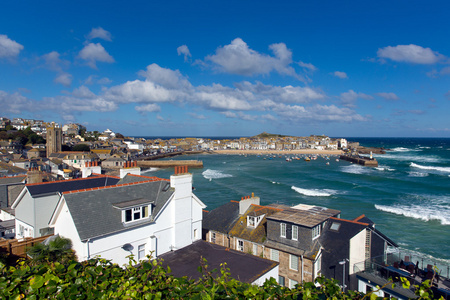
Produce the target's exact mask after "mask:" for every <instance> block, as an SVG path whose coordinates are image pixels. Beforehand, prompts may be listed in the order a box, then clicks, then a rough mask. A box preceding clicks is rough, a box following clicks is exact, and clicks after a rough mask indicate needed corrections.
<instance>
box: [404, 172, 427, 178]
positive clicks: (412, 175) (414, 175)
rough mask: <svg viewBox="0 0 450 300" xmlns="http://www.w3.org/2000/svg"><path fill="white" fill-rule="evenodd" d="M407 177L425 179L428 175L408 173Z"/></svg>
mask: <svg viewBox="0 0 450 300" xmlns="http://www.w3.org/2000/svg"><path fill="white" fill-rule="evenodd" d="M408 176H409V177H427V176H428V173H423V172H408Z"/></svg>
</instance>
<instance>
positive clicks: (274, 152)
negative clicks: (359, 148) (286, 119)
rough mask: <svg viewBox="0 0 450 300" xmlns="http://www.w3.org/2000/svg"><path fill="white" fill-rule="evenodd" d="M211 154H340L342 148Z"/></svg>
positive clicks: (233, 151) (214, 152)
mask: <svg viewBox="0 0 450 300" xmlns="http://www.w3.org/2000/svg"><path fill="white" fill-rule="evenodd" d="M210 153H211V154H228V155H245V154H247V155H266V154H272V155H302V154H303V155H311V154H313V155H314V154H315V155H342V154H344V151H342V150H317V149H301V150H213V151H211V152H210Z"/></svg>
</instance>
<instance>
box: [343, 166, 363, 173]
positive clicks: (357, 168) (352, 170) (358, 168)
mask: <svg viewBox="0 0 450 300" xmlns="http://www.w3.org/2000/svg"><path fill="white" fill-rule="evenodd" d="M342 172H345V173H351V174H368V173H370V169H369V168H367V167H363V166H360V165H357V164H352V165H348V166H344V167H342Z"/></svg>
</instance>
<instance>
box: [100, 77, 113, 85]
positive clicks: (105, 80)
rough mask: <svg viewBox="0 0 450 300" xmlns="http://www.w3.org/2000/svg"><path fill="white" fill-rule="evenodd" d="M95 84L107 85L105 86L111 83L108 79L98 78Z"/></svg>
mask: <svg viewBox="0 0 450 300" xmlns="http://www.w3.org/2000/svg"><path fill="white" fill-rule="evenodd" d="M97 83H98V84H102V85H107V84H110V83H112V80H111V79H109V78H108V77H103V78H100V79H99V80H98V81H97Z"/></svg>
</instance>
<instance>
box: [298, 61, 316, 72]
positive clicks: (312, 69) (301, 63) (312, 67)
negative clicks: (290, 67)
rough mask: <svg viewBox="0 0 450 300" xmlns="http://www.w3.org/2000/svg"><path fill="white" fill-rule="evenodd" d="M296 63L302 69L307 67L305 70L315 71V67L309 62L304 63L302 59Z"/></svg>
mask: <svg viewBox="0 0 450 300" xmlns="http://www.w3.org/2000/svg"><path fill="white" fill-rule="evenodd" d="M297 64H298V65H299V66H300V67H302V68H303V69H307V70H309V71H312V72H314V71H317V68H316V67H315V66H314V65H313V64H311V63H304V62H302V61H299V62H298V63H297Z"/></svg>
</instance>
